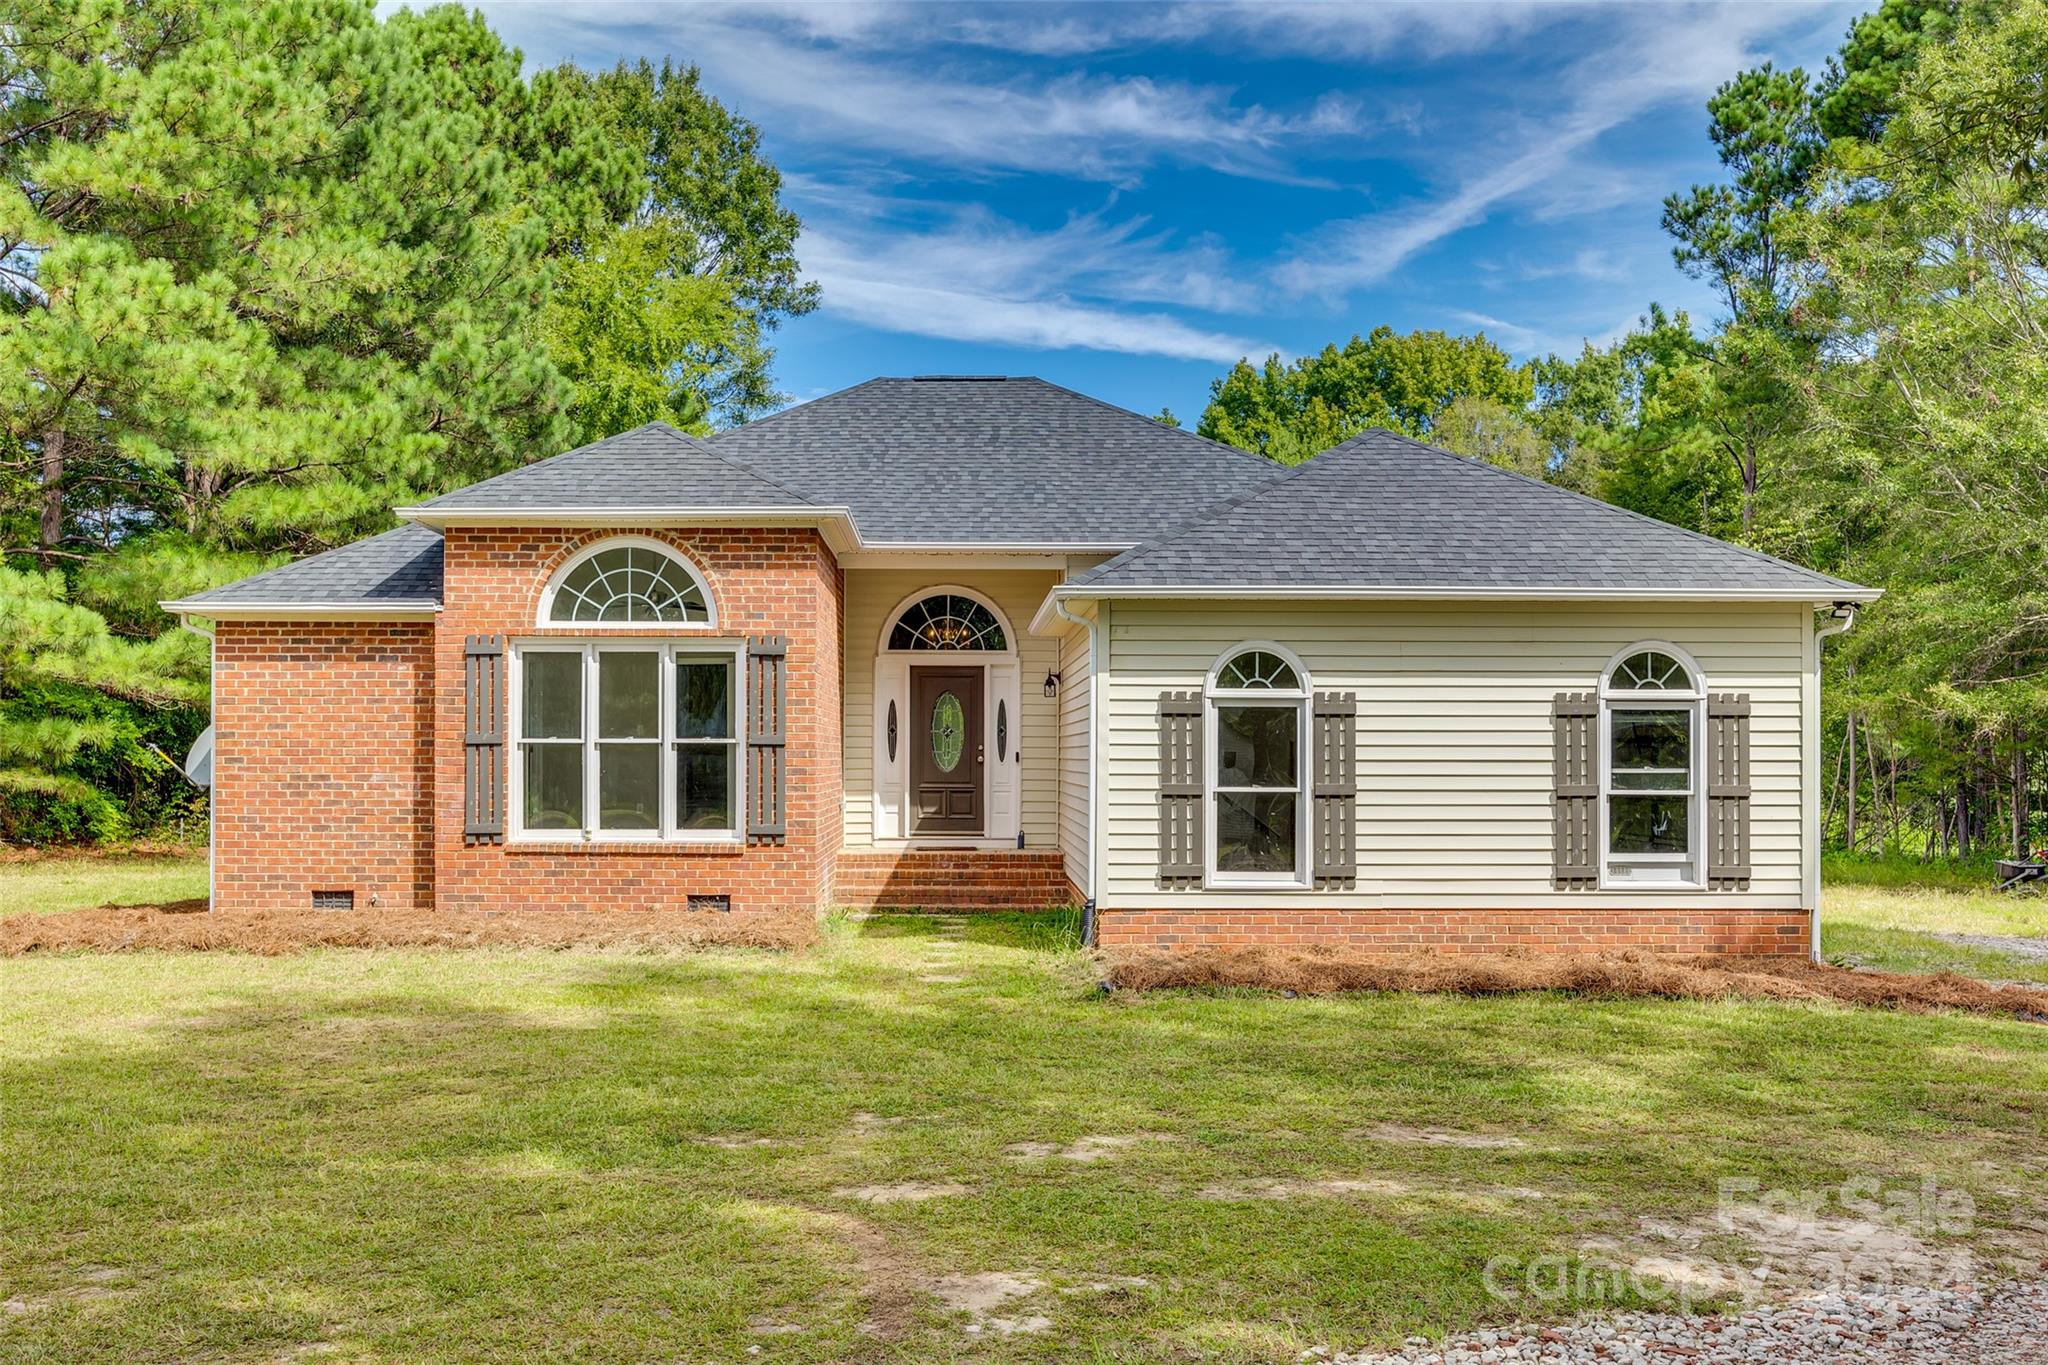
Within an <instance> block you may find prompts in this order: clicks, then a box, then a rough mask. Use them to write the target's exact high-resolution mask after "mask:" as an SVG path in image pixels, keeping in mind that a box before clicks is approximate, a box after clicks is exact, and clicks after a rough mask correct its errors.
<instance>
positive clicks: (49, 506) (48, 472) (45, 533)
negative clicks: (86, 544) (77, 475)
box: [36, 427, 64, 569]
mask: <svg viewBox="0 0 2048 1365" xmlns="http://www.w3.org/2000/svg"><path fill="white" fill-rule="evenodd" d="M63 543H64V428H62V427H52V428H50V429H49V430H48V431H46V432H44V433H43V517H42V524H41V526H40V527H39V528H38V529H37V535H36V546H37V549H38V551H39V552H40V555H41V559H42V564H43V567H44V568H45V569H51V568H55V567H56V562H57V555H56V550H57V547H58V546H59V545H62V544H63Z"/></svg>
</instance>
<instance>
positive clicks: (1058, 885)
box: [834, 848, 1081, 910]
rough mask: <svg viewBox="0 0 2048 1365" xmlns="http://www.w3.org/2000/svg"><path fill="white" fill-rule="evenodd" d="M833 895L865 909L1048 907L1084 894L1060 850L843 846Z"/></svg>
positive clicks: (843, 902)
mask: <svg viewBox="0 0 2048 1365" xmlns="http://www.w3.org/2000/svg"><path fill="white" fill-rule="evenodd" d="M834 900H835V901H836V902H837V903H838V904H840V905H846V906H852V907H854V908H855V909H860V910H925V909H932V910H937V909H946V910H1043V909H1045V908H1046V907H1047V906H1050V905H1078V904H1079V903H1080V901H1081V896H1080V893H1079V892H1077V891H1076V890H1075V889H1074V888H1073V886H1072V885H1071V884H1070V883H1069V882H1068V881H1067V872H1066V860H1065V859H1063V858H1062V857H1061V856H1060V855H1059V854H1058V853H1057V852H1041V851H1037V850H1024V849H995V850H989V849H969V848H912V849H903V850H894V849H891V850H886V851H881V852H855V851H852V850H846V851H842V852H841V853H840V855H839V878H838V886H837V894H836V895H835V896H834Z"/></svg>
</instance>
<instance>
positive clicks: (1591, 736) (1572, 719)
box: [1550, 692, 1600, 891]
mask: <svg viewBox="0 0 2048 1365" xmlns="http://www.w3.org/2000/svg"><path fill="white" fill-rule="evenodd" d="M1599 719H1600V703H1599V700H1598V699H1597V698H1596V697H1595V696H1594V695H1593V694H1592V693H1591V692H1560V693H1558V694H1557V696H1556V697H1554V698H1553V699H1552V700H1551V703H1550V725H1551V769H1550V771H1551V796H1552V798H1553V799H1554V801H1555V802H1556V810H1555V813H1554V816H1553V821H1552V834H1551V838H1552V846H1551V860H1552V862H1551V873H1552V880H1553V883H1554V884H1555V885H1556V887H1557V889H1558V890H1560V891H1585V890H1590V889H1592V888H1594V887H1596V886H1598V885H1599V884H1600V862H1599V858H1600V852H1599V849H1598V848H1597V847H1596V846H1595V845H1596V844H1597V842H1598V840H1599V837H1600V820H1599V802H1600V762H1599V755H1598V754H1596V753H1595V752H1594V746H1595V742H1596V736H1597V735H1598V733H1599V726H1598V724H1597V722H1598V721H1599Z"/></svg>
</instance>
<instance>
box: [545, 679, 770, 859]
mask: <svg viewBox="0 0 2048 1365" xmlns="http://www.w3.org/2000/svg"><path fill="white" fill-rule="evenodd" d="M515 657H516V661H517V672H516V677H517V686H518V694H517V696H516V697H515V699H514V714H515V715H516V716H517V717H518V720H519V726H518V732H517V739H518V744H517V748H516V763H517V767H518V771H517V772H516V773H515V774H514V783H513V787H514V791H515V792H516V799H515V803H514V804H515V813H516V815H517V816H518V821H517V826H516V833H517V834H518V836H519V837H522V838H526V839H531V840H535V841H581V840H585V839H627V840H643V841H644V840H664V839H666V840H678V841H687V840H716V839H731V838H736V837H737V836H738V820H739V811H740V790H739V783H740V758H739V733H740V714H739V709H740V703H741V689H740V688H739V686H738V680H739V669H740V655H739V646H738V645H736V644H732V645H727V644H717V643H713V642H709V641H697V640H692V641H688V642H673V643H671V642H663V641H625V640H603V641H589V642H581V643H572V642H566V641H565V642H556V641H536V642H533V643H530V644H526V645H521V646H518V647H517V648H516V651H515Z"/></svg>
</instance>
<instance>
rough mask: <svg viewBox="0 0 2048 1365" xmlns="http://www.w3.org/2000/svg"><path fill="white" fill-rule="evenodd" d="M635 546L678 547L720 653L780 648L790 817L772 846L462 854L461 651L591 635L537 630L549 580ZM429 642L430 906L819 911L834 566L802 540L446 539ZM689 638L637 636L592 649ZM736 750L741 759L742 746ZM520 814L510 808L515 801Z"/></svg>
mask: <svg viewBox="0 0 2048 1365" xmlns="http://www.w3.org/2000/svg"><path fill="white" fill-rule="evenodd" d="M626 531H632V532H633V533H635V534H640V535H649V536H653V537H655V538H656V539H659V540H662V541H665V542H667V543H668V544H671V545H673V546H675V547H676V549H677V550H679V551H680V552H681V553H682V554H684V555H685V556H687V557H688V558H689V560H690V561H691V563H693V564H695V565H696V566H697V567H698V569H699V571H700V572H702V573H703V575H704V577H705V579H706V581H707V583H708V584H709V586H710V589H711V595H712V598H713V601H714V604H715V609H716V613H717V621H718V626H717V629H716V631H715V632H713V634H714V635H715V637H717V638H731V637H735V636H745V635H771V634H772V635H784V636H787V637H788V639H789V654H788V658H787V661H786V667H787V677H788V714H787V727H786V735H787V749H786V751H785V759H786V763H787V788H786V792H787V796H786V801H787V807H786V810H787V816H788V828H789V837H788V840H787V841H786V842H785V843H782V844H763V845H750V846H730V845H711V846H707V845H701V844H699V845H688V844H670V845H650V844H620V843H611V844H605V843H596V844H592V845H587V846H581V847H575V848H567V849H564V848H551V847H542V848H535V847H530V846H529V847H521V846H519V845H517V844H514V843H505V844H480V845H476V846H468V845H465V844H464V843H463V839H462V728H463V695H462V689H463V667H462V647H463V640H464V637H466V636H470V635H489V634H501V635H509V636H514V637H521V636H524V637H533V636H541V635H553V636H571V637H575V636H586V635H590V634H592V633H593V632H589V631H586V630H583V629H581V628H578V627H574V626H561V627H550V628H547V629H538V628H536V627H535V624H534V623H535V621H536V620H537V619H538V614H539V610H540V597H541V593H542V591H543V590H544V589H545V587H546V585H547V580H548V577H549V575H550V574H552V573H553V572H554V570H555V569H556V568H557V567H558V566H559V565H560V564H561V563H562V561H563V560H565V559H567V558H568V557H569V556H570V555H572V554H574V553H575V552H576V551H577V550H579V549H582V548H583V547H584V546H586V545H588V544H590V543H591V542H592V541H595V540H601V539H604V538H606V537H608V536H610V535H613V534H618V533H621V532H626ZM445 563H446V570H445V578H444V586H443V590H442V609H441V615H440V619H439V622H438V625H437V629H436V644H435V677H436V679H437V682H436V685H435V697H434V751H435V777H436V785H435V803H434V804H435V820H434V883H435V886H436V888H437V891H438V894H437V904H439V905H442V906H444V907H449V908H459V909H503V908H509V907H513V906H520V907H528V906H549V907H560V908H563V909H611V908H619V907H624V908H634V909H638V908H646V907H650V906H680V905H682V904H683V902H684V898H685V897H687V896H689V895H691V894H693V893H695V894H710V895H728V896H731V897H732V903H733V908H734V909H735V910H748V909H767V908H771V907H776V906H786V905H801V906H817V905H820V904H823V903H824V902H825V901H826V900H827V898H828V892H829V888H830V887H831V885H832V877H833V869H834V858H835V857H836V855H837V853H838V850H839V842H840V819H841V809H840V784H841V778H840V743H839V692H840V676H839V673H840V653H841V651H840V648H839V635H840V612H841V598H842V595H843V594H842V592H841V582H840V571H839V566H838V562H837V561H836V560H835V559H834V558H833V556H832V553H831V551H830V550H829V549H827V548H826V546H825V545H824V543H823V542H822V541H821V540H820V539H819V538H818V535H817V533H816V532H814V531H809V530H781V529H769V530H761V529H754V530H729V529H698V530H685V531H653V530H646V531H642V530H637V529H635V528H629V527H620V528H617V530H616V531H610V530H607V531H572V530H527V529H510V530H508V529H499V530H461V529H457V530H451V531H449V533H448V537H447V545H446V549H445ZM621 633H625V634H630V635H633V636H649V637H653V636H663V635H674V636H690V635H700V636H701V635H703V634H705V632H704V631H702V630H701V629H700V630H696V631H690V630H681V629H675V628H668V629H648V630H640V629H635V630H633V631H630V632H597V634H610V635H614V636H615V635H617V634H621ZM741 747H742V749H743V750H744V747H745V746H744V745H742V746H741ZM508 796H509V799H511V800H516V799H517V793H509V794H508Z"/></svg>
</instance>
